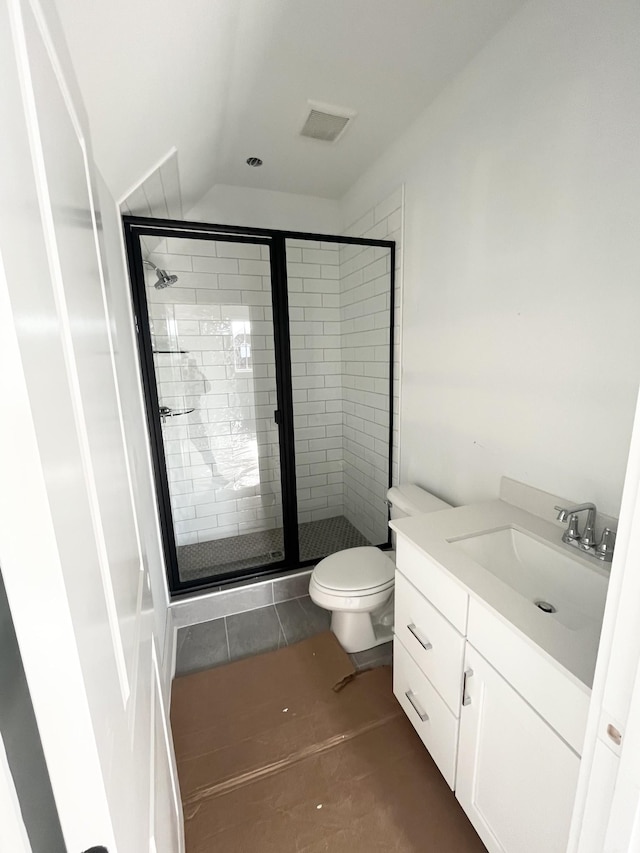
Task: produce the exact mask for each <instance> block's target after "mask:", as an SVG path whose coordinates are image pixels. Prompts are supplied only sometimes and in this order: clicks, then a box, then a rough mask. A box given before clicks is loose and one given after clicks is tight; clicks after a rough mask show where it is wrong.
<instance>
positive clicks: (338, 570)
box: [309, 485, 451, 653]
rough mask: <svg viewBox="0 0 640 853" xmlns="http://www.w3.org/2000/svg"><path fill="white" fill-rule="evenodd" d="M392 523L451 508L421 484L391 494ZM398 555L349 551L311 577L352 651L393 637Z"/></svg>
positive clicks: (314, 592) (314, 593) (315, 594)
mask: <svg viewBox="0 0 640 853" xmlns="http://www.w3.org/2000/svg"><path fill="white" fill-rule="evenodd" d="M387 501H388V503H389V505H390V507H391V518H400V517H402V516H406V515H418V514H422V513H426V512H435V511H437V510H441V509H448V508H450V506H451V505H450V504H448V503H445V502H444V501H442V500H440V499H439V498H436V497H435V496H434V495H432V494H430V493H429V492H426V491H424V489H421V488H419V486H415V485H404V486H396V487H394V488H392V489H389V491H388V492H387ZM394 575H395V551H381V550H380V549H379V548H376V547H374V546H366V547H362V548H347V549H345V550H344V551H338V552H336V553H335V554H330V555H329V556H328V557H325V558H324V560H321V561H320V562H319V563H318V565H317V566H316V567H315V569H314V570H313V572H312V573H311V579H310V581H309V595H310V596H311V600H312V601H313V602H315V604H317V605H318V607H323V608H324V609H325V610H330V611H331V630H332V631H333V633H334V634H335V635H336V637H337V638H338V640H339V642H340V645H341V646H342V647H343V649H344V650H345V651H346V652H350V653H354V652H362V651H364V650H365V649H371V648H373V647H374V646H378V645H380V644H381V643H387V642H389V640H391V638H392V634H393V629H392V621H393V618H392V603H393V602H392V596H393V586H394Z"/></svg>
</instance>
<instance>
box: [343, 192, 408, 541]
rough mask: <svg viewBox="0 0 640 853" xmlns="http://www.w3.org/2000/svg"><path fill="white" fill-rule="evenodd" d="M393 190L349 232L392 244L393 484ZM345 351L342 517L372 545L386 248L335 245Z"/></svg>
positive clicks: (383, 483)
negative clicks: (343, 515)
mask: <svg viewBox="0 0 640 853" xmlns="http://www.w3.org/2000/svg"><path fill="white" fill-rule="evenodd" d="M402 209H403V192H402V187H399V188H398V189H397V190H396V191H395V192H393V193H392V194H391V195H390V196H389V197H388V198H386V199H384V200H382V201H381V202H380V203H379V204H377V205H376V206H375V207H373V208H371V210H369V211H367V212H366V213H365V214H364V215H363V216H361V217H360V218H359V219H358V220H357V221H356V222H355V223H353V225H351V227H350V228H348V229H347V232H346V233H347V234H349V235H350V236H353V237H369V238H371V239H381V240H395V241H396V270H395V273H396V279H395V308H396V314H395V326H394V350H393V360H394V376H395V382H394V390H393V410H394V430H393V438H392V442H393V456H394V462H393V468H392V479H393V482H394V483H397V481H398V430H397V422H396V415H395V413H396V412H397V411H398V410H399V405H398V394H399V380H398V376H399V370H400V342H399V334H400V304H401V303H400V297H401V281H402V277H401V267H400V259H401V257H402V253H401V228H402ZM340 259H341V264H340V274H341V284H342V291H341V295H340V296H341V319H342V353H343V362H342V368H343V377H342V391H343V419H344V421H343V422H344V431H343V441H344V469H343V477H344V514H345V516H346V518H347V519H348V520H349V521H350V522H351V523H352V524H353V525H354V527H356V528H357V529H358V530H359V531H360V532H361V533H362V534H363V535H364V536H366V537H367V538H368V539H369V540H370V541H372V542H376V543H379V542H383V541H385V540H386V538H387V507H386V505H385V503H384V500H385V497H386V490H387V487H388V436H389V397H388V393H389V390H388V389H389V331H388V330H389V311H390V298H389V272H390V269H389V261H390V254H389V252H388V250H381V249H378V248H376V247H373V246H368V247H365V248H363V247H361V246H355V245H345V246H343V247H342V248H341V250H340Z"/></svg>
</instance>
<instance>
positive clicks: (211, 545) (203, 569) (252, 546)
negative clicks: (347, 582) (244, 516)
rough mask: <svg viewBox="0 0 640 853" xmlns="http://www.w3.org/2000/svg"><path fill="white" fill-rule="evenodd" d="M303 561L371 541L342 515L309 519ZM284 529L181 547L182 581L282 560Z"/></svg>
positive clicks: (304, 530)
mask: <svg viewBox="0 0 640 853" xmlns="http://www.w3.org/2000/svg"><path fill="white" fill-rule="evenodd" d="M298 531H299V539H300V560H301V562H304V561H306V560H314V559H319V558H321V557H326V556H328V555H329V554H334V553H335V552H336V551H342V550H343V549H344V548H357V547H359V546H362V545H370V544H371V543H370V542H368V541H367V539H365V537H364V536H363V535H362V534H361V533H360V531H358V530H357V529H356V528H355V527H354V526H353V524H351V522H350V521H347V519H346V518H345V517H344V516H342V515H338V516H334V517H333V518H324V519H321V520H318V521H307V522H304V523H303V524H300V525H298ZM283 547H284V545H283V534H282V528H281V527H279V528H276V529H275V530H261V531H258V532H257V533H245V534H243V535H242V536H229V537H228V538H226V539H213V540H210V541H209V542H199V543H197V544H194V545H180V546H179V547H178V566H179V571H180V577H181V579H182V580H183V581H187V580H194V579H196V578H206V577H211V578H215V577H216V576H217V575H219V574H222V573H225V574H226V573H227V572H230V571H234V570H240V569H247V568H252V567H253V566H258V565H268V564H269V563H273V562H276V561H278V560H281V559H282V555H283Z"/></svg>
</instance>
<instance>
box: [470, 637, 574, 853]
mask: <svg viewBox="0 0 640 853" xmlns="http://www.w3.org/2000/svg"><path fill="white" fill-rule="evenodd" d="M465 670H466V672H467V678H466V685H465V700H466V703H467V704H465V705H464V707H463V709H462V715H461V719H460V734H459V742H458V761H457V775H456V797H457V798H458V801H459V802H460V804H461V806H462V808H463V809H464V810H465V812H466V814H467V816H468V817H469V820H470V821H471V823H472V824H473V825H474V827H475V829H476V832H477V833H478V835H479V836H480V838H481V839H482V841H483V842H484V844H485V846H486V847H487V849H488V850H489V851H490V852H491V853H504V851H507V853H511V852H512V851H513V853H516V851H517V853H540V851H542V850H544V851H545V853H564V851H565V850H566V849H567V839H568V836H569V824H570V822H571V813H572V809H573V800H574V796H575V790H576V784H577V779H578V769H579V766H580V759H579V758H578V756H577V755H576V753H575V752H574V751H573V750H572V749H571V748H570V747H569V746H568V745H567V744H566V743H565V742H564V741H563V740H562V738H560V736H559V735H558V734H556V732H555V731H554V730H553V729H552V728H551V727H550V726H549V725H548V724H547V723H546V722H545V721H544V720H543V719H542V717H540V716H539V715H538V714H537V713H536V712H535V711H534V710H533V708H532V707H531V706H530V705H529V704H528V703H527V702H525V700H524V699H522V697H521V696H520V695H519V694H518V693H516V691H515V690H514V689H513V688H512V687H511V686H510V685H509V684H508V682H507V681H505V679H504V678H502V676H501V675H500V674H499V673H498V672H497V671H496V670H495V669H494V668H493V667H492V666H491V665H490V664H489V663H488V662H487V661H486V660H485V659H484V658H483V657H482V656H481V655H480V654H479V652H477V651H476V650H475V649H474V648H473V646H472V645H471V644H470V643H467V646H466V653H465ZM470 673H473V674H472V675H471V674H470Z"/></svg>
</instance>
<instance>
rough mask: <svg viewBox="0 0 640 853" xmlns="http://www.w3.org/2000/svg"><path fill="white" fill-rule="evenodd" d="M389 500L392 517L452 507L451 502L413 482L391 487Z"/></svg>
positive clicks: (388, 493) (388, 494) (388, 495)
mask: <svg viewBox="0 0 640 853" xmlns="http://www.w3.org/2000/svg"><path fill="white" fill-rule="evenodd" d="M387 500H388V501H389V504H390V506H391V518H403V517H404V516H406V515H421V514H422V513H425V512H437V511H438V510H440V509H451V504H448V503H447V502H446V501H442V500H440V498H437V497H436V496H435V495H432V494H431V492H426V491H425V490H424V489H421V488H420V486H416V485H414V484H413V483H404V484H400V485H399V486H394V487H393V488H391V489H389V491H388V492H387Z"/></svg>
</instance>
